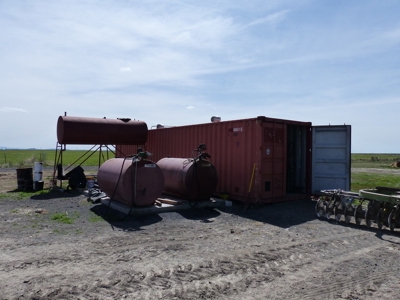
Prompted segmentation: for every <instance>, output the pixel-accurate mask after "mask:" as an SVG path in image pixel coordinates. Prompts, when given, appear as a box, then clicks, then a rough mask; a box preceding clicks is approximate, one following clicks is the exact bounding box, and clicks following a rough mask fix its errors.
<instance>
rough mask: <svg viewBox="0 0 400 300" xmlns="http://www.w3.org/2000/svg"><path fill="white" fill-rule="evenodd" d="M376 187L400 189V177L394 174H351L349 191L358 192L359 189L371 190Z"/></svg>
mask: <svg viewBox="0 0 400 300" xmlns="http://www.w3.org/2000/svg"><path fill="white" fill-rule="evenodd" d="M377 186H386V187H392V188H399V189H400V176H399V175H396V174H375V173H366V172H360V173H352V174H351V190H352V191H353V192H358V191H359V190H361V189H372V188H375V187H377Z"/></svg>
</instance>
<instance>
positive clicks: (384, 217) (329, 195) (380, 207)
mask: <svg viewBox="0 0 400 300" xmlns="http://www.w3.org/2000/svg"><path fill="white" fill-rule="evenodd" d="M321 193H322V194H321V196H320V197H319V198H318V199H317V203H316V205H315V212H316V213H317V216H318V217H319V218H320V217H326V218H327V219H330V218H331V216H334V218H335V220H336V221H338V222H339V221H340V220H341V219H342V218H343V219H344V221H345V222H346V223H350V222H351V220H352V219H353V218H354V221H355V223H356V224H357V225H360V224H361V223H362V222H365V225H366V226H367V227H371V226H372V223H376V225H377V227H378V228H379V229H382V227H383V226H386V227H388V228H390V230H391V231H394V229H395V228H400V189H394V188H388V187H376V188H375V189H364V190H360V191H359V192H358V193H354V192H348V191H342V190H322V191H321Z"/></svg>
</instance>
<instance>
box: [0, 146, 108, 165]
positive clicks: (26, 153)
mask: <svg viewBox="0 0 400 300" xmlns="http://www.w3.org/2000/svg"><path fill="white" fill-rule="evenodd" d="M84 154H86V155H85V156H84V157H83V158H82V159H79V158H80V157H82V155H84ZM55 155H56V151H55V150H0V167H3V168H20V167H32V166H33V164H34V162H42V163H43V165H44V166H54V160H55ZM58 155H59V152H58V154H57V158H58ZM107 155H108V158H112V157H114V154H113V153H112V152H108V153H107V152H104V151H103V152H102V153H101V156H100V152H99V151H97V152H95V151H89V152H88V151H87V150H67V151H64V152H63V155H62V158H63V165H64V166H68V165H70V164H72V163H74V162H75V161H76V160H78V159H79V160H78V163H80V162H82V161H83V160H85V159H86V158H88V157H89V156H90V157H89V158H88V159H87V160H86V161H85V162H83V163H82V166H98V165H99V159H100V162H101V163H102V162H104V160H106V159H107Z"/></svg>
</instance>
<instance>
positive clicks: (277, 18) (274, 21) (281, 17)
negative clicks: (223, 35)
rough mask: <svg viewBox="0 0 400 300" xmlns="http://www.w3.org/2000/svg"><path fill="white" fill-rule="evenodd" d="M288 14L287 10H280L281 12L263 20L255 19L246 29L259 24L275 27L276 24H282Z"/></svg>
mask: <svg viewBox="0 0 400 300" xmlns="http://www.w3.org/2000/svg"><path fill="white" fill-rule="evenodd" d="M288 12H289V10H282V11H279V12H276V13H273V14H270V15H268V16H266V17H264V18H259V19H256V20H254V21H252V22H250V23H249V24H247V25H246V27H250V26H255V25H259V24H265V23H268V24H271V25H274V26H275V25H277V24H278V23H280V22H282V21H283V20H284V19H285V18H286V15H287V13H288Z"/></svg>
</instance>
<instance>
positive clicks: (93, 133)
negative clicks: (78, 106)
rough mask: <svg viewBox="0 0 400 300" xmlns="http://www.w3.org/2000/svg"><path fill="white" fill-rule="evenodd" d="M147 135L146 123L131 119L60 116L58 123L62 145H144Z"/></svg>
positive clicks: (58, 133)
mask: <svg viewBox="0 0 400 300" xmlns="http://www.w3.org/2000/svg"><path fill="white" fill-rule="evenodd" d="M147 134H148V129H147V124H146V123H145V122H142V121H132V120H131V119H105V118H104V119H101V118H85V117H70V116H64V117H62V116H60V117H59V118H58V122H57V139H58V142H59V143H60V144H75V145H97V144H101V145H116V144H120V145H143V144H144V143H146V141H147Z"/></svg>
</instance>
